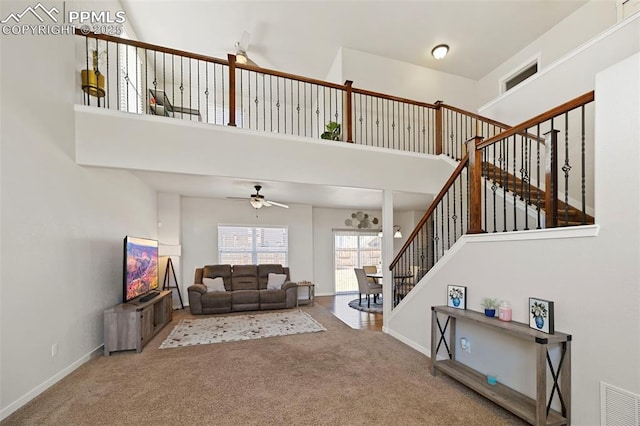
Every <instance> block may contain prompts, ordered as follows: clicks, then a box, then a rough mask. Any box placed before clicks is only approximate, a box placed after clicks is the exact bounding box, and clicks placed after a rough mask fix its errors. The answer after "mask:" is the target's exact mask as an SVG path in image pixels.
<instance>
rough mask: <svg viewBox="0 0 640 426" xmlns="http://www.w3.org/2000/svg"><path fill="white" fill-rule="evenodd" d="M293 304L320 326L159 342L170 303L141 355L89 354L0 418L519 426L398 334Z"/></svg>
mask: <svg viewBox="0 0 640 426" xmlns="http://www.w3.org/2000/svg"><path fill="white" fill-rule="evenodd" d="M302 309H303V310H304V311H305V312H308V313H310V314H311V315H312V316H313V318H314V319H315V320H316V321H318V322H319V323H321V324H322V325H323V326H324V327H325V328H326V329H327V331H326V332H322V333H308V334H298V335H292V336H280V337H273V338H269V339H258V340H248V341H239V342H231V343H222V344H217V345H198V346H189V347H183V348H175V349H171V350H161V349H159V346H160V343H161V342H162V341H163V340H164V339H165V338H166V337H167V336H168V334H169V332H170V331H171V330H172V329H173V327H174V325H175V324H177V320H179V319H185V318H193V317H192V316H191V315H190V314H188V312H184V311H176V315H175V316H174V320H173V322H172V323H171V324H169V325H168V326H166V327H165V328H164V329H163V330H162V331H161V332H160V333H159V334H158V335H157V336H156V337H154V339H153V340H152V341H151V342H150V343H149V344H148V345H147V346H146V347H145V348H144V350H143V351H142V353H140V354H136V353H133V352H121V353H116V354H114V355H112V356H110V357H102V356H100V357H97V358H94V359H92V360H91V361H89V362H88V363H86V364H84V365H83V366H81V367H80V368H79V369H77V370H76V371H74V372H73V373H72V374H70V375H69V376H67V377H66V378H64V379H63V380H61V381H60V382H59V383H57V384H56V385H54V386H52V387H51V388H50V389H48V390H47V391H45V392H44V393H43V394H41V395H40V396H38V397H37V398H35V399H34V400H33V401H31V402H29V403H28V404H27V405H25V406H24V407H23V408H21V409H20V410H18V411H17V412H16V413H14V414H13V415H12V416H10V417H8V418H7V419H5V420H4V421H3V422H2V423H1V424H2V425H34V424H38V425H95V424H109V425H140V424H153V425H176V424H184V425H239V424H242V425H290V424H295V425H365V424H367V425H370V424H378V425H483V426H485V425H514V424H524V423H523V422H521V421H520V420H518V419H517V418H516V417H514V416H512V415H511V414H509V413H508V412H506V411H504V410H502V409H501V408H499V407H498V406H496V405H494V404H493V403H491V402H488V401H486V400H485V399H483V398H482V397H480V396H478V395H477V394H475V393H474V392H472V391H469V390H468V389H467V388H465V387H464V386H462V385H460V384H458V383H457V382H455V381H453V380H451V379H449V378H448V377H446V376H443V375H438V376H437V377H433V376H431V373H430V369H429V365H430V361H429V358H426V357H425V356H424V355H422V354H420V353H419V352H417V351H415V350H413V349H411V348H409V347H408V346H406V345H404V344H403V343H401V342H399V341H398V340H396V339H394V338H392V337H390V336H388V335H386V334H383V333H380V332H374V331H368V330H353V329H351V328H349V327H348V326H347V325H345V324H344V323H342V322H341V321H340V320H339V319H337V318H335V317H334V316H333V315H331V313H329V311H328V310H326V309H325V308H323V307H321V306H315V307H312V306H307V307H304V308H302ZM424 332H425V333H428V332H429V330H424ZM371 377H375V381H373V382H372V381H371V380H370V379H371Z"/></svg>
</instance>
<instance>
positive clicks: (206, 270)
mask: <svg viewBox="0 0 640 426" xmlns="http://www.w3.org/2000/svg"><path fill="white" fill-rule="evenodd" d="M215 277H221V278H222V280H223V281H224V287H225V289H226V290H227V291H231V265H206V266H205V267H203V268H202V278H215ZM203 284H204V283H203Z"/></svg>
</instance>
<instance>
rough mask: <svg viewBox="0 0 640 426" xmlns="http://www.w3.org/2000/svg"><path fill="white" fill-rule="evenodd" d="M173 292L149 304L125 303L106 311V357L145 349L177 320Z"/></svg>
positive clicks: (168, 292) (166, 293)
mask: <svg viewBox="0 0 640 426" xmlns="http://www.w3.org/2000/svg"><path fill="white" fill-rule="evenodd" d="M171 295H172V292H171V290H167V291H162V292H160V294H159V295H158V296H156V297H154V298H153V299H151V300H149V301H148V302H140V301H139V299H135V300H132V301H131V302H128V303H121V304H119V305H117V306H114V307H113V308H110V309H107V310H105V311H104V355H105V356H109V355H111V352H116V351H128V350H133V349H135V350H136V352H138V353H140V352H142V348H143V347H144V345H146V344H147V343H149V340H151V338H152V337H153V336H155V335H156V334H157V333H158V332H159V331H160V330H161V329H162V327H164V326H165V325H167V323H169V322H171V320H172V319H173V300H172V297H171Z"/></svg>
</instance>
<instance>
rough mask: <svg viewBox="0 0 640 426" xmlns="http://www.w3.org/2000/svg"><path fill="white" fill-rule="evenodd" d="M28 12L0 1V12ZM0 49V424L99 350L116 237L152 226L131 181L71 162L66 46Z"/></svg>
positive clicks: (7, 44) (116, 273) (70, 64)
mask: <svg viewBox="0 0 640 426" xmlns="http://www.w3.org/2000/svg"><path fill="white" fill-rule="evenodd" d="M27 5H33V4H32V3H30V2H19V3H12V2H2V4H1V6H0V15H2V16H7V15H8V14H9V13H10V12H12V11H14V12H20V11H22V10H23V9H24V8H25V7H26V6H27ZM0 40H1V43H2V47H1V58H2V76H1V78H2V80H1V91H2V97H1V107H2V116H1V123H2V124H1V139H2V144H1V146H0V153H1V176H2V178H1V194H2V205H1V215H2V216H1V227H0V232H1V236H2V240H1V243H2V249H3V250H2V259H1V268H0V270H1V272H0V279H1V286H0V288H1V297H0V327H1V328H0V330H1V333H0V347H1V349H0V359H1V362H0V383H1V384H0V418H4V417H6V416H7V415H9V414H10V413H11V412H13V411H15V410H16V409H17V408H19V407H20V406H21V405H23V404H24V403H26V402H27V401H29V400H30V399H32V398H33V397H35V396H36V395H37V394H39V393H40V392H42V391H43V390H44V389H46V388H47V387H49V386H50V385H52V384H53V383H55V382H56V381H58V380H59V379H61V378H62V377H64V376H65V375H66V374H68V373H69V372H70V371H72V370H73V369H75V368H77V367H78V366H79V365H80V364H82V363H83V362H85V361H86V360H87V359H89V356H90V355H91V354H92V353H93V352H94V351H95V350H96V349H99V348H100V346H101V345H102V342H103V311H104V309H106V308H109V307H111V306H113V305H115V304H117V303H119V302H121V301H122V245H123V238H124V236H125V235H137V236H143V237H150V238H155V237H156V235H157V227H156V194H155V192H154V191H152V190H151V189H150V188H149V187H147V186H146V185H145V184H143V183H142V182H141V181H140V180H139V179H137V178H136V177H134V176H133V175H132V174H130V173H128V172H123V171H113V170H108V169H93V168H85V167H80V166H78V165H77V164H76V163H75V162H74V160H73V154H74V134H73V129H74V111H73V101H74V84H75V76H74V61H75V59H74V45H73V40H72V37H71V36H70V37H65V36H4V35H3V36H2V37H1V39H0ZM46 64H55V66H47V65H46ZM43 66H44V68H43ZM44 69H46V72H44V71H43V70H44ZM43 72H44V73H43ZM43 76H44V77H43ZM54 344H57V347H58V351H57V354H56V356H54V357H52V356H51V352H52V345H54Z"/></svg>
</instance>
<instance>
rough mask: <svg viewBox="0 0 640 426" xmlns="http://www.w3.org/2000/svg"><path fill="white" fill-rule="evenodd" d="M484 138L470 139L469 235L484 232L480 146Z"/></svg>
mask: <svg viewBox="0 0 640 426" xmlns="http://www.w3.org/2000/svg"><path fill="white" fill-rule="evenodd" d="M482 139H483V138H482V136H476V137H474V138H472V139H469V140H468V141H467V142H466V144H467V153H468V154H469V167H468V169H467V170H468V173H469V229H468V230H467V234H480V233H482V232H484V231H483V230H482V150H481V149H478V145H479V144H480V142H482Z"/></svg>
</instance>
